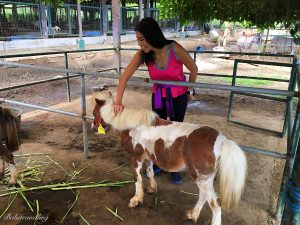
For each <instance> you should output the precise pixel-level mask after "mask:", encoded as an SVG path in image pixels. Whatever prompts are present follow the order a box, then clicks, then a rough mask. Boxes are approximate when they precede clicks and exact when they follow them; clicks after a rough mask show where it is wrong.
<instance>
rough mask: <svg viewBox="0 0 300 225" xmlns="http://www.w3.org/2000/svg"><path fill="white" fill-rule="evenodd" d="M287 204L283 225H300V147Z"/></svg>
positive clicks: (287, 193)
mask: <svg viewBox="0 0 300 225" xmlns="http://www.w3.org/2000/svg"><path fill="white" fill-rule="evenodd" d="M285 198H286V204H285V208H284V211H283V217H282V221H281V225H299V224H300V145H299V144H298V148H297V151H296V156H295V163H294V167H293V170H292V176H291V180H290V181H289V184H288V190H287V192H286V195H285Z"/></svg>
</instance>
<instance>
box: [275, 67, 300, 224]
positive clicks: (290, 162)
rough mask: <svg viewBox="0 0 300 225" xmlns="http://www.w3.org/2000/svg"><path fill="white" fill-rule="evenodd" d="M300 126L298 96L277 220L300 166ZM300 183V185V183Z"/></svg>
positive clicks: (288, 144) (279, 197)
mask: <svg viewBox="0 0 300 225" xmlns="http://www.w3.org/2000/svg"><path fill="white" fill-rule="evenodd" d="M295 70H296V73H295V76H296V77H295V80H296V81H297V83H298V84H299V78H300V77H299V75H300V74H299V66H297V68H295ZM298 88H299V87H298ZM291 110H293V109H291ZM299 127H300V103H299V98H298V103H297V110H296V115H295V121H294V125H293V130H292V134H291V135H289V136H290V138H288V140H287V141H288V143H287V146H288V148H287V155H288V156H289V157H288V158H287V161H286V163H285V167H284V171H283V177H282V181H281V186H280V191H279V196H278V202H277V208H276V214H275V218H276V219H277V220H280V219H281V218H282V214H283V209H284V206H285V203H286V199H285V195H286V192H287V186H288V179H289V178H290V177H291V175H292V173H293V167H298V166H299V165H297V164H299V161H300V160H298V161H297V162H296V163H294V161H295V154H296V149H297V146H298V151H297V154H298V156H297V157H299ZM299 185H300V183H299ZM290 225H294V224H290ZM295 225H296V224H295Z"/></svg>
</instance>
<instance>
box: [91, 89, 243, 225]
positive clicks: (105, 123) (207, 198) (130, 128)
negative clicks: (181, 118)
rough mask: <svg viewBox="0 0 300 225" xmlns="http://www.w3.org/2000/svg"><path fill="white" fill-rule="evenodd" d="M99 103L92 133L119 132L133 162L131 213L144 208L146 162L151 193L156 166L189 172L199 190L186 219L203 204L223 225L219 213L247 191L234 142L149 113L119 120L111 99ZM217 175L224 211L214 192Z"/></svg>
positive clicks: (194, 217)
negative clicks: (133, 188)
mask: <svg viewBox="0 0 300 225" xmlns="http://www.w3.org/2000/svg"><path fill="white" fill-rule="evenodd" d="M95 101H96V104H95V107H94V110H93V115H94V117H95V118H94V123H93V125H92V129H94V130H95V131H98V132H99V133H104V130H106V131H107V130H108V128H109V126H111V127H113V128H114V129H115V130H116V131H118V132H119V134H120V137H121V145H122V147H123V148H124V150H126V151H127V153H128V154H129V156H130V160H131V164H132V168H133V173H134V178H135V181H136V182H135V187H136V190H135V195H134V196H133V197H132V198H131V199H130V202H129V207H131V208H134V207H136V206H137V205H138V204H140V203H142V202H143V198H144V189H143V181H142V175H141V169H142V166H143V162H145V163H146V172H147V176H148V178H149V183H150V184H149V186H148V188H147V192H148V193H154V192H156V191H157V183H156V181H155V178H154V173H153V167H152V165H153V163H155V164H156V165H158V166H159V167H160V168H162V169H163V170H165V171H169V172H178V171H182V170H187V171H188V172H189V174H190V175H191V177H192V179H193V180H194V182H195V183H196V185H197V186H198V188H199V199H198V201H197V203H196V205H195V207H194V208H192V209H190V210H188V211H187V217H188V218H189V219H191V220H193V221H194V222H196V221H197V219H198V217H199V215H200V211H201V209H202V207H203V205H204V203H205V202H208V204H209V206H210V208H211V210H212V223H211V224H212V225H221V208H223V209H232V208H234V207H237V204H238V202H239V201H240V198H241V194H242V191H243V187H244V185H245V178H246V171H247V161H246V157H245V155H244V153H243V151H242V150H241V149H240V147H239V146H238V145H237V144H236V143H235V142H233V141H231V140H228V139H227V138H226V137H225V136H223V135H222V134H221V133H220V132H219V131H217V130H216V129H214V128H212V127H208V126H205V125H200V124H191V123H180V122H173V121H167V120H163V119H160V118H159V117H158V116H157V115H156V114H155V113H154V112H152V111H151V110H135V109H128V108H127V107H125V108H124V110H123V111H122V112H121V113H119V114H117V115H116V114H115V113H114V111H113V105H114V99H113V96H112V95H111V93H108V94H104V93H103V94H102V96H101V94H99V95H98V96H95ZM218 172H219V174H220V199H221V201H220V202H221V206H220V205H219V202H218V200H217V199H218V196H217V195H216V192H215V190H214V186H213V181H214V178H215V176H216V174H217V173H218Z"/></svg>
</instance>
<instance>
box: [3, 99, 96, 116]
mask: <svg viewBox="0 0 300 225" xmlns="http://www.w3.org/2000/svg"><path fill="white" fill-rule="evenodd" d="M1 102H6V103H9V104H13V105H19V106H25V107H28V108H33V109H40V110H44V111H48V112H54V113H59V114H64V115H68V116H73V117H78V118H86V119H91V120H93V119H94V117H92V116H82V115H80V114H78V113H73V112H67V111H64V110H60V109H51V108H47V107H44V106H39V105H33V104H28V103H24V102H19V101H13V100H8V99H4V98H0V103H1Z"/></svg>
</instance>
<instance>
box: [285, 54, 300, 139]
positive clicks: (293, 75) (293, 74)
mask: <svg viewBox="0 0 300 225" xmlns="http://www.w3.org/2000/svg"><path fill="white" fill-rule="evenodd" d="M296 61H297V60H296V57H294V59H293V64H296ZM296 76H297V68H296V67H292V70H291V75H290V82H289V86H288V90H289V91H294V90H295V88H296ZM290 98H293V97H290ZM289 101H290V99H289V97H288V98H287V102H286V111H285V113H284V123H283V129H282V133H281V137H284V136H285V135H286V132H287V127H288V124H287V123H288V120H287V113H288V110H287V109H288V104H289Z"/></svg>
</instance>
